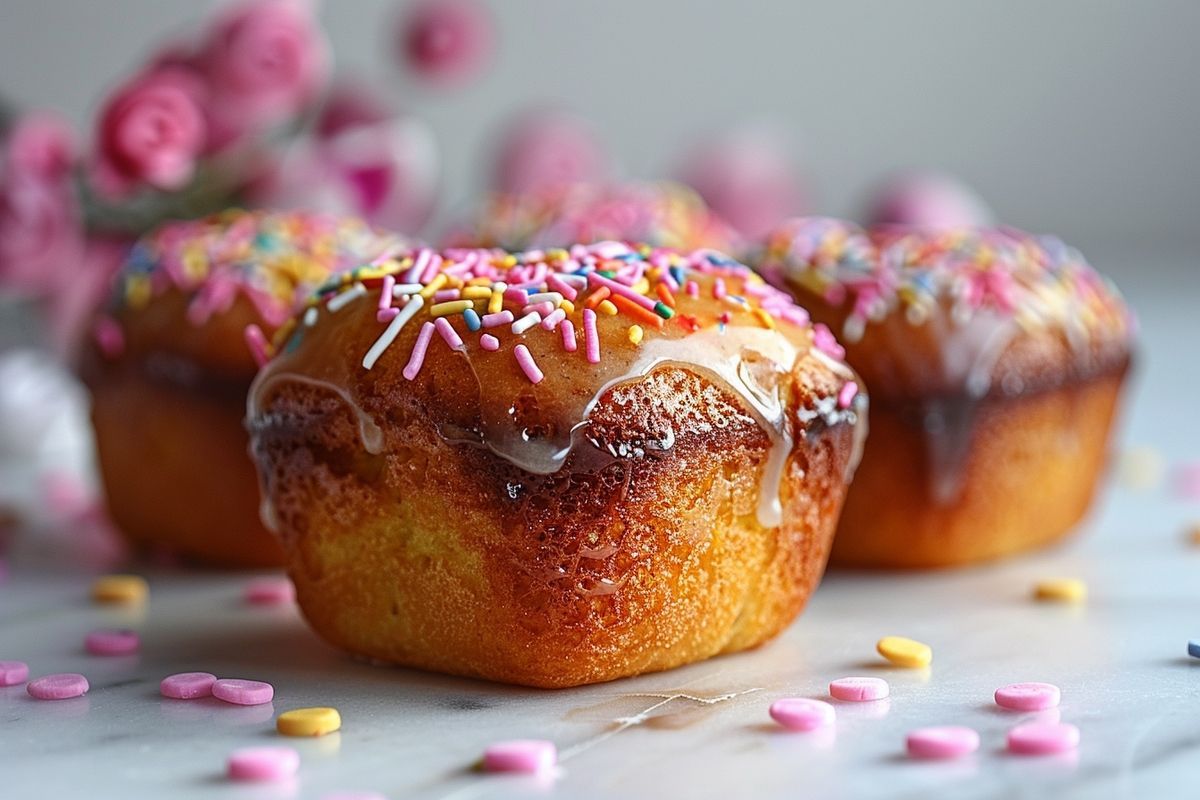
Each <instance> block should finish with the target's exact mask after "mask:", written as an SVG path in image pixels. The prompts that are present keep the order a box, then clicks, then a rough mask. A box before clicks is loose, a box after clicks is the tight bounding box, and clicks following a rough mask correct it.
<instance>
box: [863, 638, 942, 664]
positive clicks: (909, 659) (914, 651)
mask: <svg viewBox="0 0 1200 800" xmlns="http://www.w3.org/2000/svg"><path fill="white" fill-rule="evenodd" d="M875 649H876V650H878V651H879V655H881V656H883V657H884V658H886V659H887V660H888V661H890V662H892V663H893V664H895V665H896V666H898V667H927V666H929V663H930V662H931V661H933V650H931V649H930V647H929V645H927V644H922V643H921V642H918V641H916V640H914V639H906V638H904V637H903V636H885V637H883V638H882V639H880V640H879V642H878V643H877V644H876V645H875Z"/></svg>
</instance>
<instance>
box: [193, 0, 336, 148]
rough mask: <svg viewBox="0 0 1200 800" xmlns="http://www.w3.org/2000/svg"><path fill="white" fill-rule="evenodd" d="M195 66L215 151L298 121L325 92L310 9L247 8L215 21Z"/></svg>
mask: <svg viewBox="0 0 1200 800" xmlns="http://www.w3.org/2000/svg"><path fill="white" fill-rule="evenodd" d="M198 63H199V65H200V67H201V69H202V70H203V72H204V74H205V75H206V77H207V79H208V83H209V87H210V89H211V92H212V98H211V107H210V108H209V122H210V125H211V128H212V140H211V142H210V149H211V150H216V149H220V148H221V147H224V146H226V145H228V144H230V143H231V142H233V141H235V140H236V139H238V138H240V137H241V136H242V135H243V134H245V133H247V132H254V131H258V130H262V129H264V128H267V127H270V126H272V125H276V124H278V123H280V122H283V121H286V120H288V119H290V118H292V117H295V116H298V115H300V114H301V113H302V112H303V111H304V109H305V107H306V106H307V105H308V104H309V103H311V102H313V101H314V100H315V99H316V98H317V97H318V96H319V95H320V92H321V90H322V89H323V88H324V86H325V82H326V79H327V77H328V70H329V53H328V46H327V44H326V42H325V39H324V37H323V35H322V33H321V31H320V29H319V27H318V26H317V23H316V20H315V19H314V18H313V14H312V11H311V9H310V8H309V6H308V4H307V3H304V2H302V1H301V0H249V1H248V2H242V3H239V4H236V5H234V6H233V7H232V8H230V9H229V10H227V11H226V12H225V13H224V14H222V15H221V16H220V17H218V19H217V20H216V22H215V24H214V25H213V27H212V29H211V30H210V31H209V33H208V36H207V38H206V41H205V43H204V46H203V48H202V51H201V54H200V57H199V59H198Z"/></svg>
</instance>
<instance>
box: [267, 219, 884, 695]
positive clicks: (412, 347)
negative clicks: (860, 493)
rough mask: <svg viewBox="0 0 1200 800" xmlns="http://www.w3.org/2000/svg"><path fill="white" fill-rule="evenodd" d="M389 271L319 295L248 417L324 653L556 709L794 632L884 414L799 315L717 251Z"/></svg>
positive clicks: (598, 252)
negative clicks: (868, 412)
mask: <svg viewBox="0 0 1200 800" xmlns="http://www.w3.org/2000/svg"><path fill="white" fill-rule="evenodd" d="M398 269H399V272H398V273H397V274H395V275H387V276H386V277H385V276H384V272H386V271H389V270H380V271H379V272H378V273H376V274H372V275H366V274H359V275H358V276H357V283H352V284H350V288H346V286H345V285H343V287H341V289H340V293H327V294H324V295H322V296H321V297H319V298H318V299H317V300H316V301H315V302H314V304H313V305H312V306H311V307H310V308H309V309H308V310H307V311H305V312H304V313H303V314H302V315H301V316H300V317H299V318H298V323H297V325H296V327H295V328H294V329H291V330H285V331H283V332H281V335H280V336H279V337H277V344H279V345H280V347H281V349H282V353H281V354H280V355H279V356H277V357H275V358H274V359H273V360H272V361H270V363H269V364H268V365H267V366H266V367H265V368H264V370H263V371H262V372H261V373H260V374H259V377H258V378H257V380H256V382H255V385H254V388H253V389H252V392H251V397H250V405H249V411H248V417H249V427H250V431H251V441H252V447H253V452H254V455H255V458H256V461H257V463H258V467H259V473H260V476H261V478H262V482H263V493H264V496H265V498H266V504H267V507H268V509H269V515H270V517H271V519H272V523H273V525H274V527H275V528H276V529H277V530H278V532H279V535H280V537H281V541H282V542H283V545H284V549H285V551H286V553H287V557H288V565H289V572H290V574H291V576H292V579H293V581H294V582H295V584H296V590H297V596H298V599H299V602H300V605H301V608H302V609H303V611H304V614H305V615H306V616H307V618H308V619H309V621H310V622H311V623H312V625H313V626H314V627H315V628H316V630H317V631H318V632H319V633H320V634H321V635H322V636H324V637H325V638H327V639H328V640H329V641H331V642H333V643H334V644H336V645H338V646H340V647H342V648H344V649H346V650H349V651H351V652H353V653H357V654H359V655H362V656H367V657H370V658H373V659H379V660H383V661H387V662H393V663H397V664H403V665H406V666H411V667H418V668H422V669H430V670H438V671H442V672H449V673H454V674H459V675H469V676H476V677H482V678H490V679H493V680H501V681H507V682H512V683H521V684H527V685H531V686H544V687H561V686H574V685H578V684H584V683H592V682H597V681H605V680H611V679H614V678H619V677H623V676H628V675H636V674H639V673H643V672H649V671H654V670H661V669H667V668H670V667H674V666H677V665H680V664H686V663H688V662H692V661H696V660H699V659H703V658H707V657H709V656H713V655H716V654H718V653H723V652H732V651H736V650H741V649H745V648H748V647H753V646H755V645H758V644H760V643H762V642H764V641H766V640H768V639H770V638H771V637H772V636H774V635H776V634H777V633H779V631H780V630H782V629H783V628H784V627H785V626H786V625H787V624H788V623H789V622H791V620H792V619H793V618H794V617H795V615H796V614H797V613H798V612H799V611H800V609H801V608H802V607H803V605H804V603H805V601H806V600H807V599H808V596H809V594H810V593H811V592H812V590H813V588H814V587H815V585H816V583H817V581H818V580H819V578H820V576H821V573H822V571H823V569H824V565H825V561H826V558H827V556H828V553H829V547H830V540H831V537H832V534H833V530H834V527H835V525H836V522H837V516H838V512H839V510H840V507H841V502H842V498H843V497H844V494H845V487H846V484H847V481H848V479H849V476H850V474H851V473H852V471H853V467H854V465H855V463H856V462H857V458H858V448H859V445H860V442H861V437H862V434H863V429H864V420H863V419H862V416H863V414H864V412H865V406H866V397H865V396H864V395H862V394H860V393H858V392H857V383H856V381H855V379H854V376H853V374H852V373H851V372H850V371H849V370H848V369H847V368H846V367H845V366H844V365H843V364H841V363H840V362H838V361H836V360H835V359H833V358H831V357H830V356H829V355H827V354H826V353H825V352H822V351H821V349H820V348H819V347H817V346H816V344H815V343H814V335H813V330H812V328H811V327H810V326H809V325H808V322H807V317H806V315H805V314H804V312H803V311H802V310H801V309H799V308H797V307H796V306H794V305H793V304H792V303H791V301H790V299H788V298H787V297H786V296H785V295H783V294H782V293H781V292H778V291H776V290H774V289H772V288H771V287H769V286H767V285H766V284H764V283H763V282H762V281H761V279H759V278H758V277H757V276H756V275H754V274H753V273H751V272H750V271H748V270H747V269H746V268H745V267H743V266H741V265H740V264H736V263H734V262H731V261H729V260H728V259H726V258H725V257H723V256H719V255H717V254H714V253H708V252H697V253H695V254H693V255H691V256H682V255H679V254H677V253H674V252H672V251H665V250H650V249H649V248H641V247H639V248H634V249H631V248H630V247H627V246H625V245H621V244H617V243H614V242H607V243H602V244H599V245H595V246H590V247H582V246H577V247H573V248H572V249H571V250H570V252H569V253H568V252H567V251H549V252H546V253H544V254H541V253H531V254H529V255H521V254H519V255H516V256H510V255H508V254H506V253H504V252H502V251H486V250H484V251H478V250H452V251H446V252H444V253H442V254H440V255H438V254H433V253H431V252H430V251H418V252H416V253H414V254H413V255H412V256H411V257H410V258H406V259H404V260H402V262H401V264H400V265H399V267H398ZM383 281H387V284H386V285H383V286H382V287H380V284H381V283H382V282H383ZM393 282H394V283H395V284H396V285H395V286H394V287H393V285H392V284H393ZM357 286H364V287H366V288H367V289H368V292H367V293H366V294H365V295H361V290H359V289H357ZM422 287H424V288H422ZM355 294H360V296H358V297H356V298H354V299H351V300H349V301H348V302H344V304H343V301H342V298H346V297H349V296H353V295H355ZM606 295H607V298H606ZM381 298H382V303H383V306H384V307H385V310H384V311H382V312H381V311H379V308H380V300H381ZM394 298H398V299H399V300H400V302H402V303H403V305H402V306H401V307H400V308H399V309H397V308H395V307H392V301H393V299H394ZM464 301H465V302H464ZM614 301H616V302H615V303H614ZM447 303H450V304H455V305H442V304H447ZM543 303H546V304H547V305H542V304H543ZM331 306H334V308H333V309H331ZM464 306H465V308H464ZM493 314H494V315H496V316H490V315H493ZM593 324H594V326H595V327H594V328H593V327H592V326H593ZM493 337H494V338H493ZM597 347H598V351H597V350H596V349H595V348H597ZM488 348H491V349H488Z"/></svg>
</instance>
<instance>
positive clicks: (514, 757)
mask: <svg viewBox="0 0 1200 800" xmlns="http://www.w3.org/2000/svg"><path fill="white" fill-rule="evenodd" d="M557 760H558V752H557V750H555V747H554V742H548V741H545V740H543V739H513V740H511V741H507V742H496V743H495V744H493V745H491V746H489V747H488V748H487V749H486V750H484V751H483V768H484V769H485V770H487V771H488V772H542V771H544V770H548V769H550V768H551V767H553V766H554V763H555V762H556V761H557Z"/></svg>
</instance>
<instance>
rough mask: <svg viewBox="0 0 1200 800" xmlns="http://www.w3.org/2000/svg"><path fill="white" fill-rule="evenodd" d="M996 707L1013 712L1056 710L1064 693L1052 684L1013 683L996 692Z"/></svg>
mask: <svg viewBox="0 0 1200 800" xmlns="http://www.w3.org/2000/svg"><path fill="white" fill-rule="evenodd" d="M995 696H996V705H998V706H1000V707H1001V708H1007V709H1009V710H1011V711H1044V710H1046V709H1047V708H1054V707H1055V706H1057V705H1058V703H1059V701H1060V700H1061V698H1062V692H1061V691H1059V688H1058V687H1057V686H1055V685H1054V684H1052V683H1036V682H1034V683H1011V684H1009V685H1008V686H1001V687H1000V688H999V689H997V690H996V695H995Z"/></svg>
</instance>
